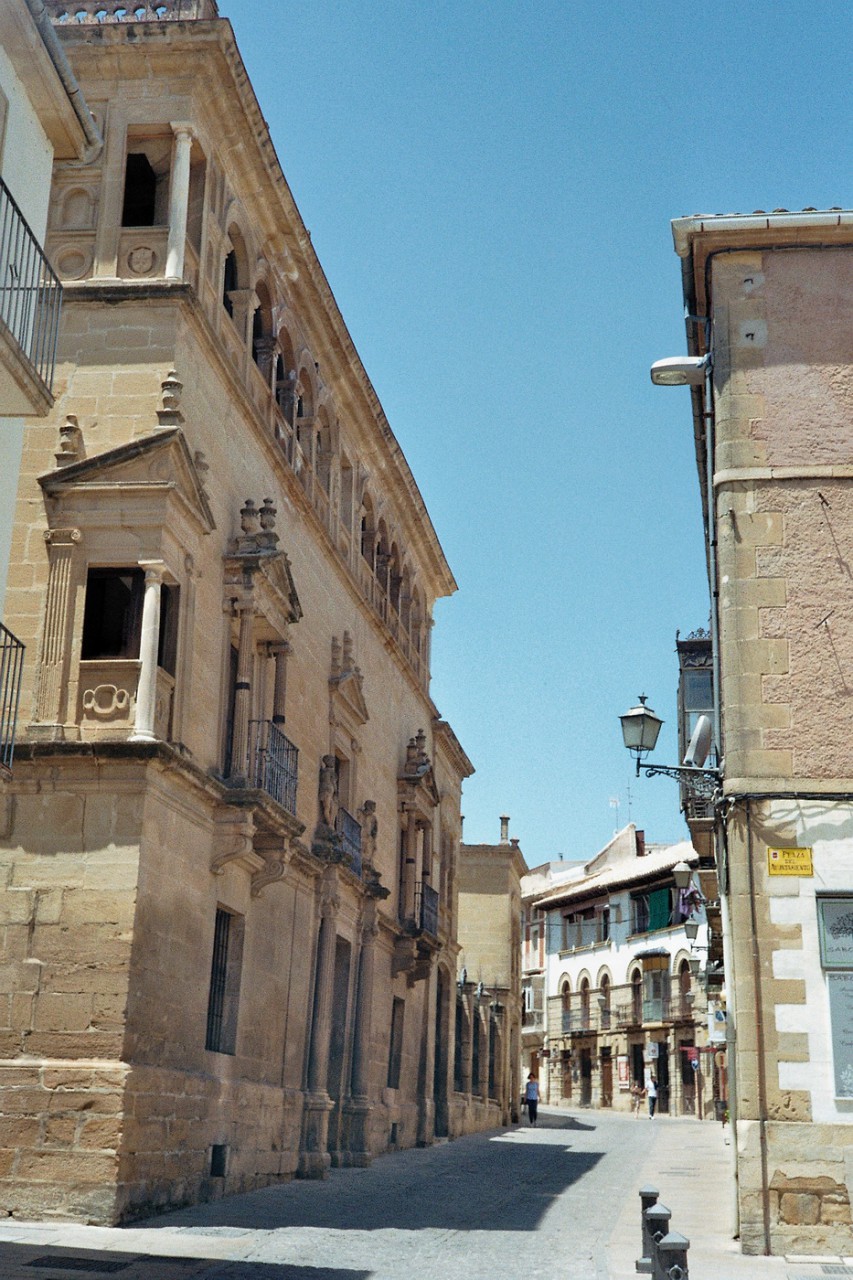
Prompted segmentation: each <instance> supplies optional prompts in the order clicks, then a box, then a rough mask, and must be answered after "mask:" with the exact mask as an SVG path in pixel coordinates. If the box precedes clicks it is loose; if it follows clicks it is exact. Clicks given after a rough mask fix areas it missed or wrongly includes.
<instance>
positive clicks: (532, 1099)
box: [524, 1073, 539, 1127]
mask: <svg viewBox="0 0 853 1280" xmlns="http://www.w3.org/2000/svg"><path fill="white" fill-rule="evenodd" d="M524 1104H525V1106H526V1107H527V1114H528V1117H529V1118H530V1123H531V1124H532V1125H533V1126H534V1127H535V1125H536V1113H537V1111H538V1110H539V1081H538V1080H537V1079H536V1077H535V1076H534V1075H533V1074H532V1073H531V1074H530V1075H529V1076H528V1077H527V1084H526V1085H525V1086H524Z"/></svg>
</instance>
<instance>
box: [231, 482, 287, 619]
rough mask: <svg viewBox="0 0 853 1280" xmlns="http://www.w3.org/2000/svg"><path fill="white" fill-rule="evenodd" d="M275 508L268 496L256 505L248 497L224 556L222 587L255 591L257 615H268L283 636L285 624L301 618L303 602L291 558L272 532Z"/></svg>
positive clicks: (273, 529) (241, 590) (266, 616)
mask: <svg viewBox="0 0 853 1280" xmlns="http://www.w3.org/2000/svg"><path fill="white" fill-rule="evenodd" d="M275 519H276V509H275V506H274V505H273V502H272V499H271V498H265V499H264V502H263V505H262V506H261V507H260V508H259V507H256V505H255V503H254V502H253V501H252V500H251V498H247V499H246V503H245V505H244V506H243V508H242V509H241V511H240V528H241V532H240V533H239V534H238V535H237V537H236V538H235V539H234V541H233V543H232V547H231V550H230V551H229V553H228V555H226V557H225V588H226V592H227V591H228V588H232V589H235V590H237V591H239V592H240V593H241V594H242V593H244V592H252V593H253V594H254V607H255V612H256V614H258V615H260V616H262V617H265V618H267V620H268V621H269V623H270V625H271V627H272V628H273V630H274V631H276V630H277V631H278V633H279V635H284V633H285V631H286V628H287V626H288V625H289V624H290V623H292V622H298V621H299V619H300V618H301V617H302V605H301V604H300V603H299V596H298V595H297V594H296V584H295V582H294V581H293V573H292V572H291V568H290V561H289V560H288V558H287V555H286V554H285V552H284V551H283V550H282V549H281V548H280V547H279V545H278V542H279V537H278V534H277V533H276V532H275Z"/></svg>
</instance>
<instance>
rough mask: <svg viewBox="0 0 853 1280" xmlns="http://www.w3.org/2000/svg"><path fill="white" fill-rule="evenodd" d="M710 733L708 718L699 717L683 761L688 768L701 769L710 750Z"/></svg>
mask: <svg viewBox="0 0 853 1280" xmlns="http://www.w3.org/2000/svg"><path fill="white" fill-rule="evenodd" d="M712 732H713V731H712V728H711V720H710V718H709V717H708V716H700V717H699V719H698V720H697V721H696V728H695V729H694V730H693V736H692V738H691V739H690V746H689V747H688V748H687V754H686V755H685V757H684V761H683V763H684V764H686V765H687V766H688V768H691V769H701V768H702V766H703V765H704V763H705V761H706V760H707V759H708V752H709V751H710V750H711V734H712Z"/></svg>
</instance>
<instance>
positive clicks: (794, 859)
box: [767, 849, 814, 876]
mask: <svg viewBox="0 0 853 1280" xmlns="http://www.w3.org/2000/svg"><path fill="white" fill-rule="evenodd" d="M767 871H768V873H769V874H770V875H771V876H813V875H814V871H813V870H812V851H811V849H768V850H767Z"/></svg>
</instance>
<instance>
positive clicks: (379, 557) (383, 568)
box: [374, 520, 390, 592]
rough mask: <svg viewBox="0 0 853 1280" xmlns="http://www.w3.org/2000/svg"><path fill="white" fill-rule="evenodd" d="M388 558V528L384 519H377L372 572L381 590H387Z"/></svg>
mask: <svg viewBox="0 0 853 1280" xmlns="http://www.w3.org/2000/svg"><path fill="white" fill-rule="evenodd" d="M389 560H390V550H389V547H388V530H387V529H386V527H385V521H384V520H380V521H379V527H378V528H377V530H376V560H375V563H374V572H375V574H376V581H377V582H378V583H379V586H380V587H381V588H382V590H383V591H386V592H387V590H388V563H389Z"/></svg>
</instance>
